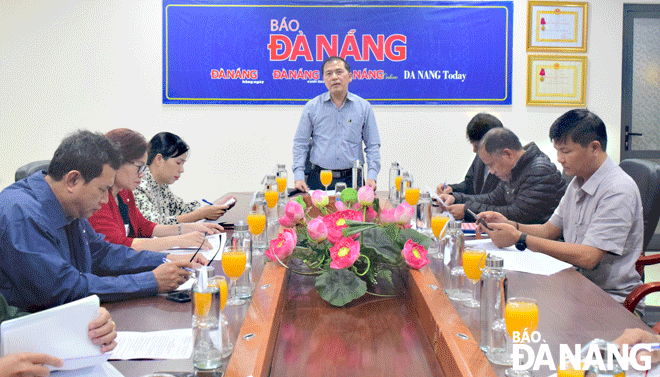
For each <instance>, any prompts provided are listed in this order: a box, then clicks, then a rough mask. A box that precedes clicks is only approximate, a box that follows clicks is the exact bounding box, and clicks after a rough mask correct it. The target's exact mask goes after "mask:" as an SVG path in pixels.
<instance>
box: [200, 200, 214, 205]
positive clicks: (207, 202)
mask: <svg viewBox="0 0 660 377" xmlns="http://www.w3.org/2000/svg"><path fill="white" fill-rule="evenodd" d="M202 201H203V202H204V203H206V204H208V205H210V206H213V205H215V204H213V203H211V202H209V201H208V200H206V199H202Z"/></svg>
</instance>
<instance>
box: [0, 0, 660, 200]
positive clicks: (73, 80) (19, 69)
mask: <svg viewBox="0 0 660 377" xmlns="http://www.w3.org/2000/svg"><path fill="white" fill-rule="evenodd" d="M637 2H638V3H659V2H660V1H637ZM623 3H624V1H623V0H591V1H590V2H589V24H588V31H589V37H588V50H587V56H588V75H587V79H588V84H587V107H588V108H589V109H590V110H592V111H594V112H595V113H596V114H598V115H599V116H600V117H601V118H602V119H603V120H604V121H605V124H606V125H607V126H608V130H607V132H608V135H609V139H610V142H609V144H608V152H609V154H610V155H611V156H612V157H613V158H614V160H616V161H618V159H619V125H620V112H621V35H622V19H623V5H622V4H623ZM526 18H527V1H524V0H514V34H513V35H514V46H513V56H514V58H513V86H512V90H513V105H511V106H493V107H485V106H474V107H473V106H375V113H376V119H377V121H378V125H379V129H380V136H381V141H382V147H381V155H382V163H383V167H382V169H381V173H380V175H379V185H380V187H381V188H384V187H385V186H386V185H387V174H388V173H387V171H388V169H389V165H390V163H391V161H394V160H397V161H399V162H401V163H402V165H403V166H404V167H406V168H407V169H408V170H409V171H411V172H412V173H413V174H414V175H415V178H416V181H417V182H418V184H419V185H420V186H421V187H424V186H425V185H429V186H432V187H435V185H436V184H437V183H439V182H442V181H444V180H446V181H447V182H455V181H458V180H460V179H462V177H463V174H464V172H465V170H466V169H467V167H468V166H469V164H470V162H471V160H472V158H473V154H472V152H471V147H470V145H469V144H468V143H467V141H466V140H465V136H464V135H465V125H466V124H467V122H468V121H469V119H470V118H471V117H472V116H473V115H474V114H476V113H477V112H481V111H487V112H492V113H494V114H495V115H497V116H498V117H500V119H501V120H502V121H503V123H504V125H505V126H506V127H509V128H511V129H513V131H514V132H516V133H517V134H518V136H519V137H520V138H521V140H522V141H523V142H528V141H536V142H537V144H539V145H540V146H541V147H542V149H544V150H546V151H548V152H551V151H553V149H552V146H551V144H550V142H549V141H548V129H549V126H550V124H551V123H552V121H554V119H556V118H557V116H558V115H560V114H562V113H563V112H565V111H566V110H568V108H562V107H560V108H552V107H528V106H526V105H525V96H526V88H525V85H526V66H527V60H526V59H527V53H526V51H525V46H526V39H525V32H526ZM0 51H1V53H0V54H1V56H0V62H1V65H0V136H1V139H0V140H2V145H3V148H2V151H1V152H0V153H2V154H1V157H2V158H1V159H0V161H1V162H0V188H4V187H5V186H7V185H8V184H10V183H11V182H13V176H14V171H15V170H16V168H17V167H18V166H21V165H23V164H25V163H27V162H30V161H33V160H39V159H49V158H51V156H52V153H53V151H54V150H55V148H56V147H57V145H58V144H59V142H60V140H61V139H62V138H63V137H64V136H65V135H66V134H68V133H69V132H71V131H73V130H75V129H78V128H88V129H91V130H96V131H101V132H106V131H108V130H110V129H113V128H117V127H129V128H132V129H135V130H137V131H139V132H141V133H143V134H144V135H145V136H146V137H147V139H148V138H150V137H151V136H152V135H153V134H155V133H157V132H159V131H165V130H167V131H171V132H174V133H177V134H179V135H181V136H182V137H184V139H185V140H186V141H187V142H188V143H189V144H190V145H191V148H192V153H191V155H192V158H191V159H190V161H189V162H188V163H187V164H186V169H187V173H186V174H184V175H183V177H182V179H181V181H180V182H178V183H177V184H176V185H175V186H174V191H175V192H177V193H179V194H180V195H182V196H183V197H184V198H190V199H192V198H200V197H205V198H208V199H215V197H216V196H218V195H219V194H220V193H223V192H226V191H252V190H256V189H258V188H259V182H260V179H261V177H262V176H263V175H264V174H265V173H267V172H269V171H270V170H271V169H272V168H274V167H275V164H276V163H278V162H280V163H286V164H287V167H288V168H289V169H290V167H291V160H292V157H291V148H292V139H293V134H294V132H295V128H296V126H297V124H298V119H299V117H300V112H301V109H302V107H301V106H235V105H202V106H192V105H168V106H166V105H163V104H162V103H161V97H162V83H161V81H162V68H161V67H162V3H161V2H160V1H155V0H147V1H131V0H113V1H101V0H90V1H84V2H83V1H44V0H3V1H0ZM357 94H359V93H357ZM551 158H552V159H553V160H554V159H555V156H554V154H551ZM289 174H290V175H291V174H292V173H291V171H290V170H289Z"/></svg>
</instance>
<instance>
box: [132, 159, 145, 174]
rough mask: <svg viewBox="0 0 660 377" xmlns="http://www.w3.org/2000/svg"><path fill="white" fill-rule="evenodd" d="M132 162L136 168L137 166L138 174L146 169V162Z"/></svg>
mask: <svg viewBox="0 0 660 377" xmlns="http://www.w3.org/2000/svg"><path fill="white" fill-rule="evenodd" d="M132 164H133V165H135V166H137V168H138V169H137V173H138V175H141V174H142V173H144V172H145V171H147V165H146V164H140V163H137V162H135V161H133V162H132Z"/></svg>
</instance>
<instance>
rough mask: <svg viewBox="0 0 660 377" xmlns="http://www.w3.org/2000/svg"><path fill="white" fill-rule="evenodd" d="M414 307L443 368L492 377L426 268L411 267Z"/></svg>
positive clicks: (463, 375)
mask: <svg viewBox="0 0 660 377" xmlns="http://www.w3.org/2000/svg"><path fill="white" fill-rule="evenodd" d="M408 283H409V286H410V293H411V295H412V302H413V307H414V308H415V310H416V311H417V315H418V316H419V318H420V322H421V324H422V327H423V328H424V332H425V333H426V335H427V336H428V337H429V342H430V343H431V345H432V347H433V351H434V353H435V355H436V357H437V358H438V362H439V363H440V367H441V368H442V371H443V372H444V373H445V374H446V375H448V376H456V377H473V376H474V377H491V376H492V377H495V376H496V373H495V370H494V369H493V367H492V366H491V364H490V362H489V361H488V360H487V359H486V356H485V355H484V353H483V352H482V351H481V348H479V344H478V343H477V340H476V338H475V337H474V336H473V335H472V333H471V332H470V330H469V329H468V327H467V326H465V324H464V323H463V320H462V319H461V317H460V315H459V314H458V312H457V311H456V309H454V306H453V305H452V303H451V301H450V300H449V298H448V297H447V295H446V294H445V293H444V291H443V290H442V285H441V284H440V283H439V282H438V280H437V279H436V277H435V275H434V274H433V272H432V271H431V270H430V269H429V268H428V267H426V268H423V269H422V270H410V276H409V279H408Z"/></svg>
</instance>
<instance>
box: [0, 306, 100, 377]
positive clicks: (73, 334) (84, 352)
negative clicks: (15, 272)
mask: <svg viewBox="0 0 660 377" xmlns="http://www.w3.org/2000/svg"><path fill="white" fill-rule="evenodd" d="M98 315H99V297H98V296H96V295H93V296H89V297H86V298H83V299H80V300H76V301H73V302H70V303H68V304H64V305H60V306H57V307H54V308H51V309H47V310H44V311H41V312H38V313H34V314H30V315H27V316H25V317H20V318H16V319H12V320H9V321H5V322H2V324H1V325H0V331H1V334H2V336H1V337H0V338H1V345H2V355H3V356H4V355H9V354H12V353H17V352H34V353H46V354H49V355H52V356H55V357H58V358H60V359H62V360H63V361H64V365H63V366H62V367H59V368H52V367H51V370H59V369H63V370H73V369H79V368H86V367H90V366H94V365H97V364H100V363H102V362H104V361H106V360H107V355H104V354H102V353H101V347H100V346H98V345H95V344H94V343H92V340H91V339H89V336H88V330H89V329H88V326H89V323H90V322H91V321H92V320H94V319H96V318H97V317H98Z"/></svg>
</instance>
